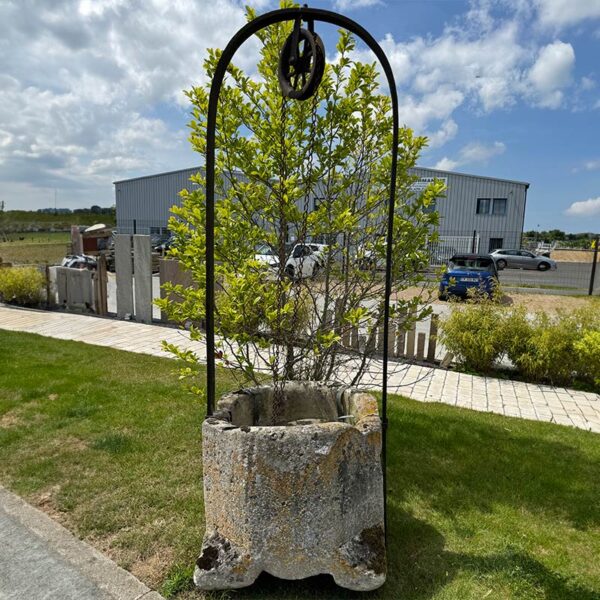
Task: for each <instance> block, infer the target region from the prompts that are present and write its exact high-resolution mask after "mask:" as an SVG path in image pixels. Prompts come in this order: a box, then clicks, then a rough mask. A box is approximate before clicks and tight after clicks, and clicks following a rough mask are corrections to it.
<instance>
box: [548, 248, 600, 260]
mask: <svg viewBox="0 0 600 600" xmlns="http://www.w3.org/2000/svg"><path fill="white" fill-rule="evenodd" d="M550 258H551V259H552V260H555V261H556V262H578V263H582V262H583V263H585V262H592V260H593V258H594V253H593V252H592V251H591V250H553V251H552V252H551V253H550Z"/></svg>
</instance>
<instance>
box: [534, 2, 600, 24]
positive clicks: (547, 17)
mask: <svg viewBox="0 0 600 600" xmlns="http://www.w3.org/2000/svg"><path fill="white" fill-rule="evenodd" d="M535 6H536V8H537V12H538V18H539V21H540V23H541V24H542V25H544V26H547V27H555V28H560V27H567V26H570V25H577V24H578V23H581V22H583V21H588V20H592V19H600V0H535Z"/></svg>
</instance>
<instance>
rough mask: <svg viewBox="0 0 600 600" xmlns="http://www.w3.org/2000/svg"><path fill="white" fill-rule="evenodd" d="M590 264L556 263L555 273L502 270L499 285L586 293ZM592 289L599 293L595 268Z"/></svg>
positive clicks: (599, 281) (599, 277)
mask: <svg viewBox="0 0 600 600" xmlns="http://www.w3.org/2000/svg"><path fill="white" fill-rule="evenodd" d="M591 271H592V263H567V262H564V263H558V268H557V269H556V271H533V270H523V269H504V270H503V271H500V273H499V279H500V283H501V284H503V285H504V286H519V285H525V286H527V287H529V286H537V287H540V288H541V289H544V288H545V287H546V286H551V287H559V288H573V291H575V290H584V291H585V292H587V291H588V288H589V285H590V274H591ZM594 289H595V290H596V291H600V267H598V266H597V267H596V278H595V285H594Z"/></svg>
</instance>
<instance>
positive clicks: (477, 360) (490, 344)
mask: <svg viewBox="0 0 600 600" xmlns="http://www.w3.org/2000/svg"><path fill="white" fill-rule="evenodd" d="M519 312H520V311H519V310H517V309H511V310H509V309H507V308H506V307H503V306H501V305H499V304H498V303H497V302H494V301H493V300H486V299H480V300H479V301H478V302H473V303H468V304H466V305H463V306H458V305H456V307H455V308H454V310H453V311H452V313H451V314H450V316H449V317H447V318H446V319H444V320H443V321H442V323H441V328H440V330H441V331H440V334H439V338H440V340H441V342H442V343H443V344H444V346H445V347H446V348H447V349H448V351H449V352H452V354H454V356H455V357H456V360H457V362H458V363H459V365H460V366H461V367H463V368H465V369H468V370H472V371H479V372H483V373H487V372H489V371H491V370H492V369H493V367H494V363H495V362H496V361H498V360H500V359H501V358H502V356H503V355H504V354H505V352H506V347H507V338H506V335H507V330H508V327H507V324H508V322H509V321H510V317H511V315H512V314H513V313H515V314H517V313H519ZM524 318H525V317H524V314H523V319H524Z"/></svg>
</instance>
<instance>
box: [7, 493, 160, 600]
mask: <svg viewBox="0 0 600 600" xmlns="http://www.w3.org/2000/svg"><path fill="white" fill-rule="evenodd" d="M0 548H1V550H0V600H164V599H163V597H162V596H161V595H160V594H158V593H157V592H153V591H152V590H151V589H149V588H148V587H146V586H145V585H144V584H143V583H142V582H141V581H139V580H138V579H136V578H135V577H134V576H133V575H132V574H131V573H128V572H127V571H125V570H124V569H121V568H120V567H118V566H117V565H116V564H115V563H114V562H112V561H111V560H110V559H108V558H106V556H104V555H103V554H101V553H100V552H98V551H97V550H94V549H93V548H92V547H91V546H89V545H88V544H86V543H85V542H82V541H80V540H78V539H77V538H75V537H74V536H73V535H72V534H70V533H69V532H68V531H67V530H66V529H65V528H64V527H62V526H61V525H59V524H58V523H56V522H55V521H53V520H52V519H51V518H50V517H48V516H47V515H45V514H44V513H42V512H41V511H39V510H37V509H36V508H33V507H32V506H30V505H29V504H27V503H26V502H25V501H24V500H22V499H21V498H19V497H18V496H15V495H14V494H12V493H11V492H9V491H8V490H6V489H4V488H3V487H1V486H0Z"/></svg>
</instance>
